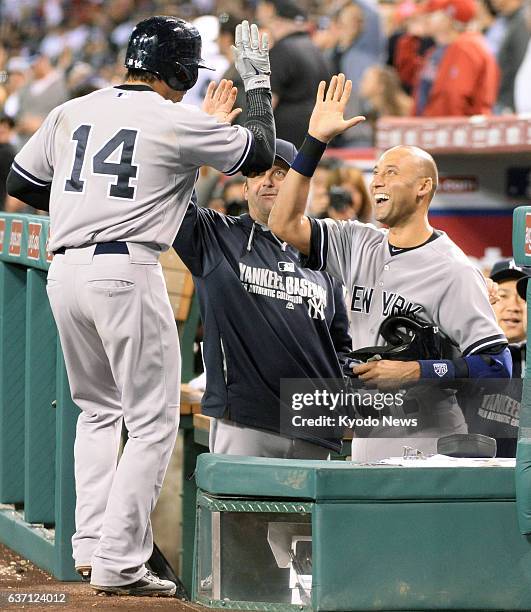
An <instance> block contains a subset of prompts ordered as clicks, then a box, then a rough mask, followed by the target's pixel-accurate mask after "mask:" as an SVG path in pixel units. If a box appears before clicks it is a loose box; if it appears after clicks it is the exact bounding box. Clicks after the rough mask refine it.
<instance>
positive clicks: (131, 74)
mask: <svg viewBox="0 0 531 612" xmlns="http://www.w3.org/2000/svg"><path fill="white" fill-rule="evenodd" d="M125 80H126V81H142V83H154V82H155V81H160V79H159V77H158V76H157V75H156V74H153V73H152V72H147V71H146V70H135V69H134V68H130V69H129V70H128V71H127V74H126V75H125Z"/></svg>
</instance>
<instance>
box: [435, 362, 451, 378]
mask: <svg viewBox="0 0 531 612" xmlns="http://www.w3.org/2000/svg"><path fill="white" fill-rule="evenodd" d="M433 369H434V370H435V374H437V376H440V377H442V376H444V375H445V374H446V373H447V372H448V364H446V363H434V364H433Z"/></svg>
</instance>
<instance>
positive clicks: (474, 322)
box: [269, 74, 512, 461]
mask: <svg viewBox="0 0 531 612" xmlns="http://www.w3.org/2000/svg"><path fill="white" fill-rule="evenodd" d="M351 88H352V84H351V82H350V81H345V77H344V75H342V74H340V75H338V76H335V77H333V78H332V80H331V81H330V84H329V87H328V90H326V84H325V83H324V82H322V83H321V84H320V86H319V91H318V93H317V100H316V103H315V107H314V110H313V113H312V116H311V118H310V124H309V130H308V135H307V137H306V140H305V141H304V144H303V145H302V147H301V149H300V150H299V153H298V155H297V158H296V159H295V160H294V162H293V164H292V165H291V168H290V170H289V172H288V174H287V176H286V178H285V179H284V181H283V183H282V185H281V187H280V192H279V195H278V198H277V201H276V203H275V205H274V206H273V208H272V210H271V214H270V216H269V227H270V228H271V231H273V232H274V233H275V234H276V235H277V236H279V237H280V238H281V239H283V240H286V241H287V242H288V243H290V244H292V245H293V246H294V247H295V248H297V249H298V250H299V251H300V252H302V253H303V254H304V255H305V256H306V257H305V258H304V262H303V263H304V264H305V265H306V266H307V267H310V268H313V269H315V270H325V271H327V272H329V273H330V274H331V275H332V276H335V277H337V278H339V279H340V280H341V281H342V282H343V284H344V285H345V286H346V288H347V290H348V292H349V295H350V298H351V303H350V318H351V323H352V327H351V332H352V337H353V338H354V343H355V346H354V348H355V349H357V348H361V347H367V346H375V345H382V343H383V342H382V337H381V336H380V334H379V330H380V325H381V324H382V322H383V321H384V320H385V319H386V318H387V317H389V316H391V315H406V316H410V317H411V316H414V317H415V318H416V319H417V320H418V321H421V322H422V323H424V324H428V325H432V326H435V327H437V328H438V329H439V330H440V333H441V335H443V336H444V338H445V339H446V340H447V341H448V343H449V344H451V345H453V347H455V348H456V349H457V350H458V352H459V353H458V356H457V355H456V357H455V358H453V357H452V358H449V359H446V358H443V359H440V358H435V359H433V358H432V359H425V358H420V359H416V360H413V359H412V360H404V361H400V360H398V361H392V360H389V359H382V360H379V361H371V362H368V363H363V364H360V365H357V366H356V367H355V368H354V373H355V374H356V375H357V376H358V377H359V378H360V379H362V380H364V381H370V383H371V384H372V383H379V382H380V381H387V382H389V381H395V382H400V383H403V382H410V381H420V380H421V379H423V380H424V379H434V380H437V381H444V382H445V381H448V387H449V389H446V387H445V386H444V385H439V386H440V387H441V393H440V394H439V395H438V398H440V399H438V400H437V401H435V400H434V399H433V395H434V393H435V391H436V389H434V388H433V387H429V385H426V384H425V383H424V384H417V385H415V389H414V390H415V391H421V390H422V389H425V391H426V397H427V398H428V402H427V403H425V404H420V412H419V413H418V414H419V416H421V417H422V423H423V424H422V425H420V426H419V428H418V430H416V431H411V432H410V431H405V432H404V433H405V435H404V437H402V436H401V435H400V436H395V437H392V438H391V437H385V438H382V439H378V438H372V439H371V438H368V439H356V440H355V441H353V445H352V458H353V459H357V460H360V461H367V460H369V461H370V460H377V459H381V458H383V457H388V456H396V455H397V454H398V455H400V456H401V455H402V451H403V445H404V444H410V445H412V446H415V447H416V448H419V449H420V450H421V451H422V452H426V453H434V452H436V447H437V445H436V442H437V438H438V437H440V436H444V435H449V434H454V433H465V432H466V431H467V430H466V423H465V421H464V417H463V414H462V412H461V410H460V408H459V406H458V404H457V402H456V399H455V393H453V392H452V391H451V388H452V382H451V381H452V380H453V379H455V378H459V379H466V378H508V377H510V376H511V370H512V362H511V356H510V353H509V350H508V349H507V339H506V338H505V336H504V334H503V332H502V330H501V329H500V328H499V326H498V324H497V322H496V318H495V316H494V312H493V310H492V307H491V306H490V304H489V298H488V294H487V287H486V283H485V279H484V278H483V275H482V274H481V272H480V271H479V270H478V269H476V268H475V267H474V266H473V265H472V264H471V263H470V261H469V260H468V258H467V257H466V256H465V254H464V253H463V252H462V251H461V249H459V248H458V247H457V246H456V245H455V244H454V243H453V242H452V241H451V240H450V238H449V237H448V236H447V235H446V234H444V233H443V232H440V231H437V230H434V229H433V228H432V227H431V226H430V225H429V223H428V207H429V204H430V202H431V199H432V197H433V195H434V193H435V191H436V189H437V180H438V179H437V167H436V165H435V162H434V161H433V159H432V157H431V155H429V153H427V152H426V151H423V150H422V149H419V148H417V147H408V146H399V147H394V148H392V149H389V150H388V151H385V152H384V153H383V155H382V156H381V157H380V159H379V160H378V161H377V162H376V165H375V167H374V174H373V179H372V183H371V193H372V197H373V200H374V207H375V216H376V219H377V221H379V222H381V223H383V224H385V225H387V226H388V228H389V229H378V228H376V227H374V226H373V225H370V224H365V223H359V222H358V221H334V220H332V219H323V220H319V219H309V218H308V217H306V216H305V214H304V211H305V204H306V197H307V193H308V187H309V182H310V177H311V176H312V175H313V172H314V170H315V167H316V166H317V163H318V162H319V159H320V158H321V156H322V154H323V153H324V151H325V149H326V145H327V143H328V142H329V141H330V140H331V139H332V138H333V137H334V136H336V135H337V134H339V133H341V132H343V131H345V130H346V129H348V128H349V127H352V126H354V125H356V124H357V123H359V122H360V121H361V120H363V118H362V117H354V118H353V119H350V120H347V121H346V120H345V119H344V118H343V113H344V110H345V106H346V103H347V101H348V99H349V96H350V92H351ZM280 202H281V203H282V205H280ZM384 384H385V382H384ZM420 422H421V421H420V420H419V423H420ZM386 433H388V434H389V433H390V432H386ZM410 433H411V436H410V437H409V434H410Z"/></svg>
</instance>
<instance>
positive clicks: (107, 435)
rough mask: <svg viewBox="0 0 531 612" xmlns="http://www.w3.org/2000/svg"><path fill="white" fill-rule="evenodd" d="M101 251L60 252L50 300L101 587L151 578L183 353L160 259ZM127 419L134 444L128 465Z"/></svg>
mask: <svg viewBox="0 0 531 612" xmlns="http://www.w3.org/2000/svg"><path fill="white" fill-rule="evenodd" d="M128 247H129V255H127V254H102V255H95V254H94V250H95V246H90V247H86V248H80V249H69V250H67V251H66V253H65V254H63V255H59V254H58V255H56V256H55V257H54V259H53V262H52V264H51V266H50V270H49V273H48V285H47V291H48V297H49V299H50V304H51V307H52V311H53V315H54V318H55V321H56V324H57V328H58V331H59V336H60V339H61V346H62V350H63V354H64V358H65V363H66V369H67V373H68V380H69V383H70V391H71V394H72V399H73V401H74V402H75V403H76V404H77V405H78V406H79V408H80V409H81V414H80V415H79V418H78V422H77V431H76V441H75V448H74V460H75V478H76V497H77V500H76V532H75V534H74V536H73V538H72V547H73V556H74V560H75V563H76V566H79V565H91V566H92V584H95V585H100V586H111V585H124V584H129V583H132V582H134V581H136V580H138V579H139V578H141V577H142V576H143V575H144V573H145V571H146V568H145V563H146V561H147V560H148V559H149V557H150V556H151V552H152V548H153V536H152V529H151V520H150V515H151V512H152V510H153V509H154V507H155V504H156V502H157V499H158V497H159V493H160V490H161V487H162V481H163V479H164V475H165V472H166V468H167V465H168V462H169V459H170V455H171V452H172V449H173V446H174V443H175V439H176V435H177V428H178V425H179V392H180V361H181V360H180V350H179V340H178V335H177V328H176V325H175V320H174V316H173V313H172V310H171V306H170V303H169V300H168V295H167V292H166V285H165V282H164V277H163V275H162V269H161V267H160V264H159V263H158V252H156V251H154V250H152V249H150V248H148V247H145V246H143V245H135V244H128ZM122 419H123V421H124V422H125V425H126V427H127V430H128V434H129V439H128V441H127V443H126V445H125V448H124V451H123V454H122V456H121V457H120V460H119V462H118V451H119V440H120V431H121V425H122Z"/></svg>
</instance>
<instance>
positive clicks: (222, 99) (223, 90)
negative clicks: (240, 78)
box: [202, 79, 242, 123]
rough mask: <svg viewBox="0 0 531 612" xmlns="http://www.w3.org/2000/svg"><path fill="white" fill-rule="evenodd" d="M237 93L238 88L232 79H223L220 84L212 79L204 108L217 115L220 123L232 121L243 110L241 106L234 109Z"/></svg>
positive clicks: (206, 111) (210, 113)
mask: <svg viewBox="0 0 531 612" xmlns="http://www.w3.org/2000/svg"><path fill="white" fill-rule="evenodd" d="M237 94H238V90H237V88H236V87H234V86H233V83H232V81H227V79H221V81H220V82H219V84H218V85H216V83H214V81H212V82H210V83H209V85H208V89H207V92H206V94H205V98H204V100H203V105H202V109H203V110H204V111H205V113H207V114H209V115H213V116H214V117H216V119H217V120H218V123H232V122H233V121H234V119H236V117H237V116H238V115H239V114H240V113H241V112H242V109H241V108H235V109H233V106H234V102H235V101H236V95H237Z"/></svg>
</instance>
